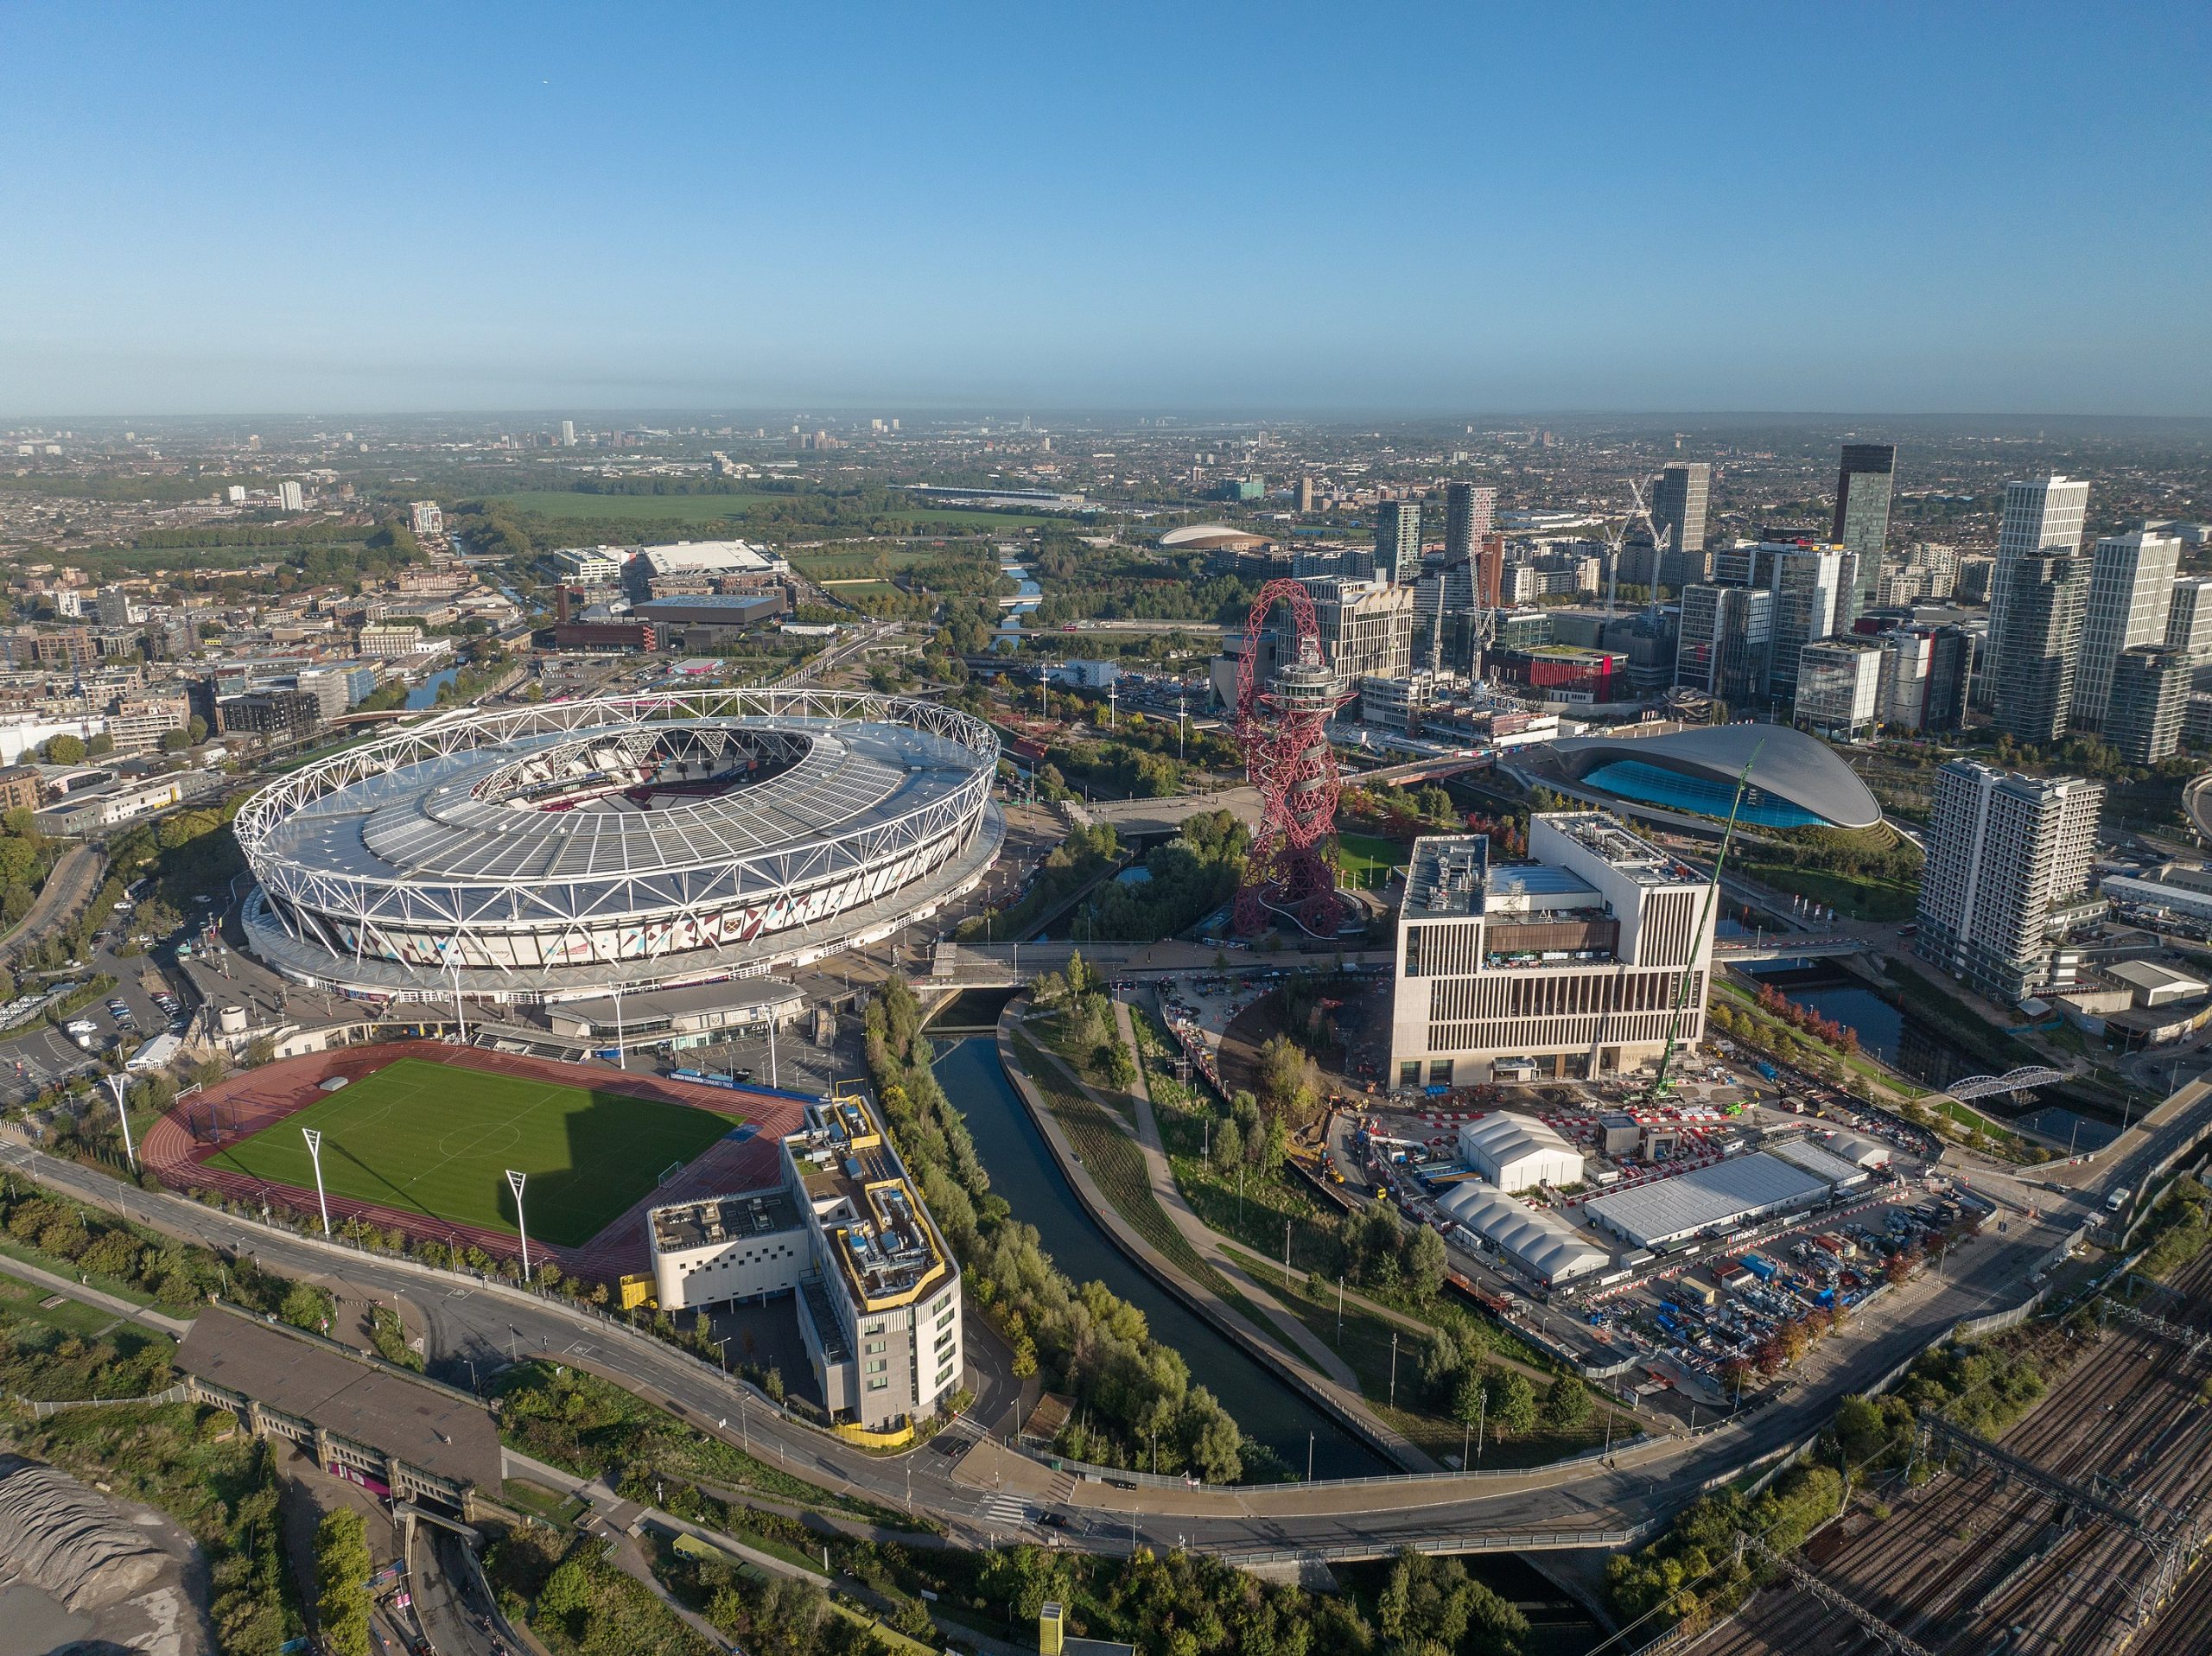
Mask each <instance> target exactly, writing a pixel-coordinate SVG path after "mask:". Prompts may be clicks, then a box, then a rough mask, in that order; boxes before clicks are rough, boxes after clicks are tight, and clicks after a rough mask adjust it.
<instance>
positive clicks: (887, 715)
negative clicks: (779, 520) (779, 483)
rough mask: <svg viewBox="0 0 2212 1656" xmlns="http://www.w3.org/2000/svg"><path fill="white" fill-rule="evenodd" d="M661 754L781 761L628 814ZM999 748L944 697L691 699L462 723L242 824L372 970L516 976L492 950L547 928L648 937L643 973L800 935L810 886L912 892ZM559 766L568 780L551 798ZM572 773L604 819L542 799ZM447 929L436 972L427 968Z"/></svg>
mask: <svg viewBox="0 0 2212 1656" xmlns="http://www.w3.org/2000/svg"><path fill="white" fill-rule="evenodd" d="M656 751H658V752H662V753H663V754H664V755H668V756H672V757H674V758H677V759H678V760H680V761H683V762H686V763H689V764H690V765H692V766H693V767H694V768H702V767H703V768H705V769H707V770H709V771H711V769H712V768H713V765H714V764H715V761H716V759H717V758H723V759H727V758H730V757H732V756H733V755H734V756H736V757H738V758H742V759H744V760H746V761H747V763H748V765H754V766H757V765H761V764H766V765H770V766H772V767H773V768H772V770H771V771H770V773H769V774H768V775H767V776H766V778H765V780H760V781H757V782H747V783H746V784H744V785H741V786H734V787H729V788H728V789H727V790H719V791H706V792H702V795H701V796H699V797H698V798H696V800H691V801H686V800H683V799H682V798H681V797H680V796H678V797H668V796H664V797H662V798H659V799H657V800H656V801H654V802H653V806H654V808H652V809H645V808H642V807H640V806H639V805H637V804H635V803H624V801H623V798H622V788H621V786H620V783H621V781H622V780H623V777H622V775H621V773H620V765H624V764H628V765H642V763H643V762H644V761H645V759H646V758H648V757H649V756H650V755H652V754H653V753H654V752H656ZM997 757H998V740H997V738H996V736H995V733H993V732H992V730H991V729H990V727H989V726H988V725H986V724H985V723H983V722H982V720H977V719H974V718H971V717H969V715H967V714H963V713H960V712H958V711H957V710H955V709H952V708H949V707H940V706H938V705H937V704H935V703H933V702H927V701H913V700H909V699H906V698H902V697H894V696H886V695H874V694H871V693H868V692H862V691H836V690H823V689H819V688H810V687H800V688H755V689H710V690H683V691H671V692H664V693H658V694H652V695H638V696H624V697H610V698H603V699H597V700H591V701H559V702H548V703H541V704H537V705H534V706H530V707H515V708H501V709H498V710H494V711H490V712H485V711H480V710H475V709H471V710H467V711H466V712H462V713H458V714H449V715H445V716H442V717H440V718H437V719H435V720H429V721H428V722H426V723H424V724H421V725H417V726H411V727H410V728H409V729H407V730H405V731H403V732H400V733H397V734H395V735H392V736H388V737H385V738H381V739H378V740H375V741H372V742H369V743H365V744H364V745H362V746H359V747H355V748H352V749H349V750H347V751H346V752H343V753H340V754H336V755H334V756H332V757H331V758H328V759H327V760H324V761H322V762H321V763H320V764H316V765H308V766H307V767H305V768H303V769H302V770H300V771H296V772H294V773H293V774H292V775H290V776H288V777H283V779H281V780H279V781H278V782H277V783H275V784H272V785H271V786H270V787H268V788H266V789H264V790H263V791H261V792H260V793H258V794H257V795H256V796H254V797H253V798H252V799H251V801H249V802H248V803H247V804H246V805H245V808H244V809H242V810H240V811H239V813H238V817H237V819H236V821H235V823H234V825H233V826H234V828H235V831H236V833H237V834H238V841H239V844H240V846H241V847H243V848H244V850H245V855H246V858H247V860H248V862H249V864H250V865H251V867H252V868H253V870H254V872H255V873H256V875H257V877H258V878H259V879H260V881H261V885H262V889H263V892H264V894H265V896H266V897H267V898H274V899H277V900H276V901H274V902H271V903H268V904H266V905H265V907H266V911H267V912H268V913H269V914H270V915H272V916H273V917H275V919H276V920H277V922H278V923H281V925H282V926H283V929H284V930H285V931H286V932H287V933H288V934H289V936H291V937H292V938H293V939H294V940H295V941H296V942H302V943H309V942H312V943H314V944H316V945H319V946H320V948H321V949H323V950H327V951H328V953H329V954H330V955H332V956H334V957H336V959H338V960H340V961H343V960H346V959H348V958H349V957H350V959H351V960H352V961H353V963H355V964H356V965H358V964H359V962H360V961H362V959H363V958H364V957H365V956H367V955H382V956H383V957H384V958H386V959H389V960H391V961H411V962H412V963H413V964H415V965H416V966H417V967H427V968H429V969H431V970H435V971H444V970H447V969H449V968H454V967H456V966H466V967H468V968H476V969H480V970H496V971H499V972H504V973H505V974H508V975H510V976H512V975H514V974H515V972H516V968H515V966H514V965H513V964H512V961H509V960H506V959H503V958H502V957H503V955H505V954H506V953H507V952H508V951H505V950H502V949H493V948H491V947H488V946H486V939H487V938H489V937H490V936H493V935H494V934H506V935H521V934H529V935H531V936H535V937H537V938H538V939H540V940H543V941H545V942H550V944H551V945H552V949H550V951H549V952H550V953H551V954H553V955H556V956H559V955H563V951H564V949H566V947H567V946H568V943H569V942H570V941H581V942H586V945H587V949H586V953H587V958H588V957H589V949H590V948H591V947H592V946H591V945H590V944H589V943H588V938H587V934H590V933H593V932H594V931H599V930H603V929H605V928H607V927H609V926H613V927H626V926H629V925H632V924H634V925H635V927H636V928H637V931H636V936H635V939H634V947H633V946H632V939H631V938H630V937H629V936H623V938H622V939H621V941H620V943H618V945H617V948H616V958H617V959H618V960H620V959H634V960H637V961H640V962H641V963H642V962H648V961H653V960H654V959H655V958H656V952H655V951H656V945H657V944H658V946H660V947H661V948H663V949H666V948H668V947H669V946H670V945H671V940H673V939H675V938H677V937H678V936H683V935H686V934H685V927H686V924H687V923H689V925H690V928H691V931H690V935H691V936H700V935H703V934H702V931H701V927H702V924H703V923H705V922H706V921H707V920H708V919H709V917H715V916H720V915H722V914H724V913H725V912H726V911H728V910H733V909H734V908H738V907H743V908H746V909H748V910H776V909H777V908H778V906H779V905H782V908H783V909H784V910H785V911H786V918H785V923H787V924H788V923H792V922H791V921H790V919H789V918H788V912H789V911H790V910H791V905H792V904H793V903H794V902H795V900H797V899H799V898H803V897H804V896H805V895H806V894H808V893H815V892H821V891H824V890H825V889H827V888H833V887H841V886H848V887H849V889H848V891H847V896H846V898H844V899H843V900H842V901H841V902H839V903H838V904H836V906H849V904H850V903H851V902H855V901H860V902H864V901H867V900H869V899H870V898H874V897H875V896H877V895H880V892H881V891H883V890H887V889H891V888H893V887H896V886H898V885H903V884H906V883H907V882H908V881H909V880H911V879H913V878H917V877H918V875H919V874H920V873H921V872H925V870H926V866H930V865H931V864H932V863H933V862H935V861H941V860H943V859H944V856H946V855H949V854H950V853H952V852H953V851H955V850H957V848H958V847H959V846H961V845H962V844H963V843H965V842H966V841H969V840H971V839H972V838H973V837H974V836H975V834H976V828H977V827H978V826H979V824H980V823H981V822H982V820H983V818H984V816H985V815H986V814H987V812H988V809H989V804H990V786H991V782H992V779H993V777H994V774H995V769H996V762H997ZM610 765H612V766H614V767H616V769H614V770H613V771H609V770H608V767H609V766H610ZM537 772H551V773H553V777H552V780H551V781H550V782H541V783H539V784H533V783H532V781H531V777H532V776H533V774H535V773H537ZM602 773H603V774H604V775H606V776H612V777H613V778H614V779H613V780H612V781H602V780H601V777H602ZM564 777H575V778H577V779H578V780H577V782H576V786H577V787H578V788H579V790H580V791H581V793H582V795H584V796H585V797H583V798H582V800H581V805H582V808H579V809H569V807H568V805H567V803H565V802H564V803H554V804H550V805H543V806H541V805H538V804H537V803H535V801H533V800H532V799H531V797H529V795H530V793H531V789H532V787H533V786H541V787H552V788H558V787H560V786H561V785H563V779H564ZM594 787H595V788H596V789H597V791H596V792H593V791H592V790H593V789H594ZM855 881H858V882H859V883H860V885H861V886H865V887H866V889H865V890H864V891H863V890H859V888H858V887H854V886H850V885H849V883H851V882H855ZM854 891H858V895H856V896H855V895H854V894H853V892H854ZM342 934H350V938H349V936H346V935H342ZM426 934H429V935H430V936H431V941H432V942H433V944H434V946H435V950H436V953H437V958H436V960H435V961H424V960H423V959H422V958H421V956H422V953H423V941H422V940H423V938H424V936H425V935H426ZM404 937H411V938H413V939H414V940H415V942H414V946H413V948H412V949H411V950H410V948H408V947H406V946H404V944H403V942H402V941H401V940H402V939H403V938H404ZM448 950H450V951H453V953H452V954H451V955H448Z"/></svg>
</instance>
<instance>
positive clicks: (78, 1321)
mask: <svg viewBox="0 0 2212 1656" xmlns="http://www.w3.org/2000/svg"><path fill="white" fill-rule="evenodd" d="M51 1298H54V1290H52V1289H51V1288H43V1287H41V1286H40V1285H38V1284H37V1283H35V1282H25V1281H23V1280H22V1278H20V1277H10V1276H7V1275H4V1274H0V1312H5V1313H6V1314H8V1315H10V1316H12V1317H22V1318H23V1319H24V1320H25V1321H26V1322H31V1323H45V1324H46V1325H47V1327H48V1328H52V1329H61V1330H63V1331H64V1332H65V1333H68V1334H81V1335H84V1336H86V1337H87V1338H90V1337H91V1336H94V1335H97V1334H99V1332H100V1331H101V1330H102V1329H107V1328H111V1327H112V1326H113V1325H114V1324H115V1323H116V1321H117V1320H118V1319H117V1317H116V1314H115V1313H114V1312H113V1311H110V1310H102V1309H101V1308H100V1307H99V1306H98V1305H87V1304H85V1303H84V1302H83V1301H82V1300H77V1299H68V1298H64V1299H63V1300H62V1302H61V1303H60V1304H59V1305H56V1306H54V1307H53V1308H52V1309H51V1310H49V1309H48V1308H47V1307H46V1306H45V1305H44V1304H41V1302H42V1301H45V1300H48V1299H51Z"/></svg>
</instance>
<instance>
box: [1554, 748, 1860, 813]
mask: <svg viewBox="0 0 2212 1656" xmlns="http://www.w3.org/2000/svg"><path fill="white" fill-rule="evenodd" d="M1754 755H1756V756H1757V757H1756V758H1754V757H1753V756H1754ZM1516 759H1517V760H1518V761H1519V762H1520V764H1517V765H1516V767H1515V774H1516V775H1522V770H1521V768H1520V765H1527V767H1528V771H1527V774H1526V776H1525V777H1523V779H1524V780H1526V781H1529V782H1530V783H1535V784H1542V785H1545V786H1548V787H1551V788H1554V789H1557V790H1560V791H1561V792H1563V793H1567V794H1570V795H1573V796H1574V797H1576V798H1579V799H1585V800H1588V801H1590V802H1591V803H1595V804H1600V805H1605V806H1607V807H1609V808H1611V809H1616V810H1624V811H1627V812H1629V813H1630V814H1631V815H1639V816H1648V817H1650V818H1653V819H1654V820H1657V821H1661V822H1676V823H1677V824H1679V825H1687V826H1692V827H1694V826H1696V824H1695V823H1694V822H1688V823H1687V824H1684V823H1682V819H1685V818H1691V819H1694V818H1700V817H1702V818H1707V819H1710V820H1714V821H1716V822H1718V821H1726V818H1727V816H1728V813H1729V810H1730V808H1731V807H1732V805H1733V804H1734V803H1735V796H1736V779H1737V777H1739V776H1741V775H1743V773H1744V767H1745V765H1750V766H1751V774H1750V778H1749V781H1750V785H1749V786H1748V787H1747V788H1746V789H1745V792H1744V803H1743V810H1742V813H1741V820H1742V821H1743V822H1745V823H1746V824H1748V825H1750V826H1752V827H1755V828H1873V827H1875V826H1876V825H1877V824H1878V823H1879V822H1881V820H1882V808H1881V806H1880V804H1879V803H1878V802H1877V801H1876V800H1875V798H1874V796H1873V794H1872V792H1870V791H1869V790H1868V789H1867V787H1866V784H1865V783H1864V782H1861V781H1860V780H1859V774H1858V772H1856V771H1853V769H1852V768H1851V767H1850V766H1849V765H1846V764H1845V763H1844V762H1843V760H1842V758H1840V756H1839V755H1838V754H1837V752H1836V751H1835V750H1834V748H1832V747H1830V746H1828V745H1827V743H1826V742H1823V741H1821V739H1819V738H1817V737H1814V736H1808V735H1807V734H1806V733H1804V732H1803V731H1802V730H1796V729H1793V728H1792V727H1790V726H1788V725H1707V726H1698V727H1694V728H1692V729H1688V730H1677V731H1674V732H1672V733H1669V734H1666V735H1660V736H1635V735H1625V734H1617V733H1615V734H1606V735H1599V736H1581V737H1573V738H1570V739H1567V740H1564V741H1558V742H1553V743H1551V744H1549V745H1548V746H1547V747H1545V748H1544V749H1542V750H1540V751H1537V752H1530V753H1529V754H1527V755H1525V756H1516Z"/></svg>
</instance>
